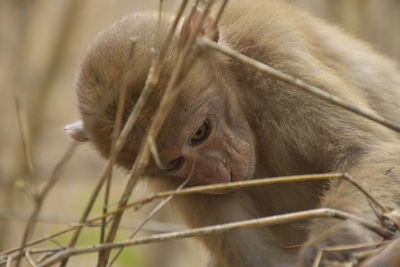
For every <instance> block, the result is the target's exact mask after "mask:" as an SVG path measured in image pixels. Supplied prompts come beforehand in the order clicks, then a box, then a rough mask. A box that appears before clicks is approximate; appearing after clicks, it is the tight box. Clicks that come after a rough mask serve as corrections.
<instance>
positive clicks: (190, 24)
mask: <svg viewBox="0 0 400 267" xmlns="http://www.w3.org/2000/svg"><path fill="white" fill-rule="evenodd" d="M203 14H204V11H203V10H202V9H200V8H197V7H193V8H192V10H191V12H190V14H189V17H188V18H186V19H185V21H184V22H183V24H182V26H181V29H180V31H179V46H180V47H184V46H185V44H186V42H187V41H188V40H189V39H190V38H191V36H192V35H193V34H194V30H195V27H196V26H197V24H198V23H199V22H200V20H201V17H202V16H203ZM215 23H216V21H215V19H214V17H212V16H211V15H207V17H206V18H205V20H204V21H203V25H201V28H200V32H199V35H200V36H207V37H208V38H210V39H211V40H213V41H214V42H218V40H219V30H218V27H217V25H216V24H215Z"/></svg>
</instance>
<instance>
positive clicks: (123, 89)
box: [98, 38, 137, 261]
mask: <svg viewBox="0 0 400 267" xmlns="http://www.w3.org/2000/svg"><path fill="white" fill-rule="evenodd" d="M136 41H137V38H132V39H131V45H130V49H129V54H128V58H127V59H126V62H125V64H124V71H123V76H122V82H121V84H120V86H119V90H118V92H119V97H118V104H117V112H116V115H115V123H114V128H113V132H112V142H111V153H110V157H109V161H110V164H109V166H110V167H109V168H108V172H107V178H106V188H105V190H104V202H103V214H107V212H108V203H109V198H110V190H111V181H112V175H113V167H114V164H115V161H116V159H117V154H116V153H115V145H116V142H117V140H118V137H119V135H120V132H121V128H122V117H123V115H124V112H125V106H126V96H127V93H128V82H129V77H130V73H131V70H132V58H133V55H134V48H135V43H136ZM106 226H107V222H106V217H104V218H103V219H102V222H101V229H100V243H103V242H104V239H105V232H106ZM100 260H101V259H100V257H99V259H98V261H100Z"/></svg>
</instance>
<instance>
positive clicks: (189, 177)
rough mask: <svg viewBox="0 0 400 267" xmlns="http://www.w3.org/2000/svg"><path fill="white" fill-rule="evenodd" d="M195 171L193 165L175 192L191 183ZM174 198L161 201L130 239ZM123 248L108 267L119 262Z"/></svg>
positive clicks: (169, 197)
mask: <svg viewBox="0 0 400 267" xmlns="http://www.w3.org/2000/svg"><path fill="white" fill-rule="evenodd" d="M193 170H194V164H193V165H192V168H191V170H190V174H189V175H188V177H187V178H186V179H185V181H183V183H181V184H180V185H179V186H178V188H177V189H176V190H175V191H180V190H182V188H184V187H185V186H186V185H187V183H188V182H189V181H190V179H191V178H192V174H193ZM172 198H173V196H168V197H166V198H164V199H163V200H161V201H160V203H158V204H157V206H156V207H155V208H154V209H153V210H152V211H150V213H149V214H147V216H146V218H145V219H144V220H143V221H142V223H141V224H139V225H138V226H137V227H136V229H135V230H134V231H133V233H132V234H131V236H130V237H129V239H132V238H134V237H135V235H136V234H137V233H138V232H139V231H140V230H141V229H142V228H143V227H144V226H145V224H146V223H148V222H149V220H150V219H151V218H153V216H154V215H155V214H156V213H157V212H158V211H159V210H160V209H161V208H163V207H164V206H165V205H166V204H167V203H168V202H169V201H170V200H171V199H172ZM122 250H123V248H120V249H119V250H118V251H117V253H116V254H115V255H114V257H113V259H112V260H111V261H110V264H109V265H108V267H111V266H112V265H113V263H114V262H115V261H116V260H117V258H118V256H119V255H120V254H121V252H122Z"/></svg>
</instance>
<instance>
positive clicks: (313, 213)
mask: <svg viewBox="0 0 400 267" xmlns="http://www.w3.org/2000/svg"><path fill="white" fill-rule="evenodd" d="M321 217H330V218H336V219H341V220H348V219H350V220H354V221H355V222H357V223H359V224H360V225H362V226H364V227H366V228H367V229H369V230H371V231H374V232H375V233H377V234H379V235H381V236H383V237H385V238H392V237H393V236H394V234H393V233H392V232H390V231H388V230H386V229H383V228H382V227H380V226H379V225H376V224H374V223H370V222H369V221H367V220H365V219H363V218H360V217H357V216H355V215H353V214H350V213H347V212H342V211H339V210H334V209H329V208H321V209H315V210H309V211H299V212H293V213H287V214H283V215H275V216H270V217H265V218H259V219H251V220H246V221H241V222H233V223H226V224H220V225H215V226H206V227H200V228H194V229H191V230H188V231H181V232H175V233H168V234H160V235H153V236H151V237H144V238H138V239H136V240H126V241H122V242H115V243H105V244H99V245H91V246H85V247H81V248H75V249H67V250H65V251H63V252H60V253H58V254H56V255H54V256H53V257H51V258H49V259H48V260H47V261H45V262H43V263H42V264H41V265H40V266H41V267H45V266H50V265H52V264H54V263H56V262H59V261H60V260H62V259H64V258H66V257H70V256H72V255H79V254H86V253H93V252H97V251H99V250H105V249H113V248H121V247H127V246H137V245H141V244H148V243H154V242H163V241H169V240H176V239H182V238H188V237H196V236H203V235H208V234H215V233H222V232H226V231H232V230H238V229H244V228H249V227H264V226H272V225H277V224H283V223H290V222H293V221H299V220H310V219H315V218H321Z"/></svg>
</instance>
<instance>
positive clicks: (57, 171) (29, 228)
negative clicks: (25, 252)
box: [16, 142, 77, 266]
mask: <svg viewBox="0 0 400 267" xmlns="http://www.w3.org/2000/svg"><path fill="white" fill-rule="evenodd" d="M76 148H77V143H75V142H73V143H71V145H70V146H69V147H68V149H67V151H66V152H65V154H64V155H63V157H62V158H61V160H60V161H59V162H58V163H57V165H56V166H55V168H54V169H53V171H52V173H51V175H50V178H49V179H48V180H47V183H46V184H45V186H44V187H43V189H42V191H41V192H40V193H39V194H38V195H36V197H35V202H34V204H35V207H34V209H33V211H32V213H31V215H30V217H29V219H28V222H27V224H26V228H25V231H24V234H23V237H22V241H21V247H24V246H25V244H26V242H27V241H28V239H29V237H30V235H31V234H32V233H33V231H34V229H35V226H36V222H37V217H38V216H39V213H40V211H41V209H42V206H43V202H44V200H45V198H46V197H47V194H48V193H49V191H50V189H51V188H53V186H54V185H55V184H56V183H57V181H58V180H59V179H60V177H61V174H62V172H63V170H64V168H65V166H66V164H67V162H68V161H69V160H70V159H71V157H72V156H73V154H74V153H75V151H76ZM19 264H20V261H19V259H17V263H16V266H19Z"/></svg>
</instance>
